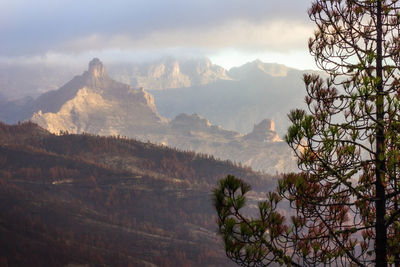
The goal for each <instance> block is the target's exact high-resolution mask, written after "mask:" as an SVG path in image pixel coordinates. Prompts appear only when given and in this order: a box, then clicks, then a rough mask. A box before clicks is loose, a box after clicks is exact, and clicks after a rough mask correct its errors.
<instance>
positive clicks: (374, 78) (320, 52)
mask: <svg viewBox="0 0 400 267" xmlns="http://www.w3.org/2000/svg"><path fill="white" fill-rule="evenodd" d="M399 9H400V3H399V2H398V1H397V0H314V2H313V4H312V7H311V8H310V10H309V17H310V19H311V20H312V21H313V22H315V24H316V25H317V29H316V31H315V33H314V36H313V37H312V38H311V39H310V41H309V49H310V53H311V54H312V55H313V56H314V58H315V60H316V63H317V65H318V66H319V68H320V69H321V70H323V71H324V72H326V73H327V75H328V78H326V79H323V78H321V77H320V76H318V75H316V74H309V75H305V76H304V83H305V86H306V91H307V95H306V99H305V100H306V103H307V105H308V111H304V110H299V109H298V110H294V111H292V112H291V113H290V114H289V119H290V120H291V122H292V126H291V127H290V128H289V130H288V133H287V135H286V141H287V143H288V144H289V145H290V146H291V147H292V148H293V150H294V152H295V154H296V156H297V158H298V165H299V168H300V169H301V173H298V174H288V175H285V177H284V178H283V179H282V180H281V181H280V182H279V186H278V188H277V191H276V192H273V193H270V194H269V195H268V198H267V200H266V201H264V202H261V203H259V218H257V219H254V218H253V219H250V218H247V217H245V216H244V215H243V214H242V213H241V211H240V209H241V208H242V207H243V206H244V204H245V200H246V197H245V194H246V193H247V192H248V190H249V186H248V185H247V184H246V183H244V182H243V181H241V180H240V179H237V178H236V177H233V176H228V177H226V178H225V179H223V180H222V181H221V182H220V184H219V187H218V188H217V189H215V191H214V204H215V207H216V209H217V212H218V216H219V221H218V223H219V229H220V233H221V234H222V236H223V238H224V241H225V245H226V251H227V255H228V256H229V257H230V258H231V259H233V260H234V261H236V262H237V263H239V264H241V265H245V266H264V265H268V264H270V263H271V262H279V263H282V264H283V263H284V264H287V265H293V266H309V265H313V266H314V265H328V264H332V265H340V266H350V265H356V266H367V265H373V264H375V265H376V266H388V264H393V265H395V266H400V208H399V205H400V177H399V175H400V173H399V169H400V168H399V167H400V166H399V165H400V134H399V133H400V114H399V109H400V103H399V98H400V86H399V85H400V82H399V81H400V79H399V78H400V75H399V74H400V71H399V64H400V62H399V60H400V37H399V33H400V26H399V25H400V10H399ZM282 199H287V200H288V201H289V203H290V206H291V207H292V208H293V216H292V217H291V218H290V219H286V218H284V217H283V216H282V215H281V214H280V213H279V210H278V208H277V206H278V204H279V203H280V202H281V200H282Z"/></svg>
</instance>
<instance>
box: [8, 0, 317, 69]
mask: <svg viewBox="0 0 400 267" xmlns="http://www.w3.org/2000/svg"><path fill="white" fill-rule="evenodd" d="M310 4H311V0H140V1H139V0H113V1H111V0H0V60H2V61H3V62H5V61H11V62H12V61H41V60H43V61H49V62H51V61H59V60H61V61H69V62H72V61H82V60H84V61H88V60H90V58H91V57H94V56H97V57H100V58H101V59H103V60H104V59H105V60H106V61H107V60H108V61H113V60H114V61H119V60H128V61H139V60H144V59H147V58H155V57H158V56H160V55H175V56H208V57H210V58H211V59H212V61H213V62H214V63H217V64H220V65H222V66H224V67H227V68H229V67H232V66H235V65H240V64H243V63H245V62H248V61H251V60H254V59H256V58H260V59H261V60H263V61H265V62H277V63H282V64H285V65H288V66H292V67H297V68H301V69H306V68H314V64H313V62H314V60H313V59H312V57H311V56H310V55H309V54H308V49H307V40H308V38H309V37H310V36H311V34H312V32H313V29H314V25H313V24H312V23H311V22H310V21H309V19H308V16H307V9H308V7H309V6H310ZM0 62H1V61H0Z"/></svg>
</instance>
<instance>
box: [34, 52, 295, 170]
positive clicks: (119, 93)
mask: <svg viewBox="0 0 400 267" xmlns="http://www.w3.org/2000/svg"><path fill="white" fill-rule="evenodd" d="M50 103H51V104H50ZM34 108H35V109H36V111H35V112H34V113H33V115H32V117H31V120H32V121H33V122H36V123H37V124H39V125H40V126H41V127H43V128H45V129H47V130H49V131H50V132H52V133H60V132H69V133H92V134H99V135H120V136H128V137H131V138H136V139H139V140H142V141H150V142H153V143H157V144H163V145H167V146H170V147H176V148H179V149H182V150H190V151H196V152H198V153H204V154H210V155H214V156H215V157H217V158H220V159H223V160H232V161H235V162H238V163H241V164H245V165H247V166H251V167H252V168H254V169H255V170H264V171H267V172H269V173H276V172H279V173H280V172H288V171H295V170H296V164H295V161H294V158H293V156H292V152H291V150H290V149H289V147H288V146H287V145H286V144H285V143H284V142H282V140H280V138H279V137H278V136H277V134H276V133H275V132H274V129H273V128H268V127H265V126H258V127H256V128H255V130H256V131H259V130H258V129H259V128H263V127H264V129H263V130H261V131H259V132H260V133H258V134H250V135H246V136H245V135H243V134H240V133H239V132H235V131H228V130H225V129H223V128H222V127H221V126H216V125H212V124H211V123H210V122H209V121H208V120H207V119H204V118H203V117H201V116H199V115H196V114H193V115H187V114H179V115H178V116H176V117H175V118H174V119H173V120H171V121H168V120H167V119H166V118H164V117H162V116H160V115H159V114H158V112H157V109H156V107H155V105H154V101H153V97H152V96H151V95H150V94H149V93H147V92H146V91H145V90H144V89H134V88H133V87H132V86H130V85H124V84H122V83H119V82H116V81H114V80H112V79H111V78H110V77H109V76H108V75H107V72H106V70H105V67H104V66H103V64H102V63H101V62H100V61H99V60H98V59H94V60H92V61H91V62H90V63H89V70H88V71H87V72H85V73H84V74H83V75H81V76H76V77H75V78H74V79H73V80H72V81H71V82H68V83H67V84H66V85H65V86H63V87H61V88H60V89H59V90H57V91H51V92H48V93H45V94H43V95H41V96H40V97H38V98H37V99H36V100H35V103H34ZM262 131H264V132H262ZM256 135H257V136H259V137H258V139H257V138H253V137H252V136H256ZM260 135H261V137H260ZM264 135H265V136H264Z"/></svg>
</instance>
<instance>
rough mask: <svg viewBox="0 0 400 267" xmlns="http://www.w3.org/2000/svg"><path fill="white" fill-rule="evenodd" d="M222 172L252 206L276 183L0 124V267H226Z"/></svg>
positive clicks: (136, 148) (89, 138) (123, 142)
mask: <svg viewBox="0 0 400 267" xmlns="http://www.w3.org/2000/svg"><path fill="white" fill-rule="evenodd" d="M227 174H232V175H235V176H238V177H242V178H243V179H244V180H245V181H247V182H248V183H251V184H252V185H253V186H254V188H256V189H257V192H253V197H254V198H257V197H260V196H263V195H265V192H267V191H269V190H270V189H271V188H273V187H275V186H276V181H277V178H278V177H273V176H270V175H267V174H264V173H260V172H253V171H252V170H251V169H250V168H248V167H244V166H240V165H238V164H235V163H233V162H230V161H220V160H218V159H215V158H213V157H212V156H209V155H199V154H195V153H193V152H188V151H179V150H176V149H172V148H167V147H165V146H158V145H154V144H151V143H143V142H139V141H136V140H133V139H127V138H125V137H121V136H113V137H100V136H93V135H89V134H82V135H72V134H68V133H65V132H62V133H60V134H59V135H54V134H50V133H49V132H47V131H46V130H44V129H42V128H40V127H38V126H37V125H36V124H33V123H30V122H25V123H20V124H18V125H6V124H3V123H0V184H1V186H0V191H1V192H0V212H1V214H2V216H1V217H0V247H1V249H0V266H33V265H34V266H64V265H68V264H81V265H83V264H89V263H90V265H91V266H92V265H93V266H146V265H147V266H152V264H155V265H157V266H177V265H179V266H230V265H232V263H231V262H229V261H228V259H227V258H226V256H225V252H224V246H223V242H222V241H221V240H220V239H219V237H218V235H217V226H216V219H217V218H216V214H215V212H214V210H213V207H212V201H211V190H212V188H214V187H215V186H216V184H217V181H218V180H219V179H221V178H223V177H225V176H226V175H227ZM250 201H251V199H250Z"/></svg>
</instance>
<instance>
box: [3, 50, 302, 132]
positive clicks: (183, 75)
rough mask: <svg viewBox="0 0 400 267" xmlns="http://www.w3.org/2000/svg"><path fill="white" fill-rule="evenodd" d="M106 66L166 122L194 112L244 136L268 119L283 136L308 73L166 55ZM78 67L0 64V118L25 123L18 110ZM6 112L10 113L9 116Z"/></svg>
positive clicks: (257, 62) (277, 66)
mask: <svg viewBox="0 0 400 267" xmlns="http://www.w3.org/2000/svg"><path fill="white" fill-rule="evenodd" d="M107 66H108V68H107V69H108V73H109V75H110V77H112V78H113V79H114V80H116V81H119V82H122V83H125V84H130V85H132V86H133V87H135V88H140V87H143V88H145V90H146V91H147V92H150V93H151V94H152V95H153V96H154V100H155V105H156V106H157V110H158V112H159V113H160V114H161V115H162V116H164V117H167V118H169V119H173V118H174V117H175V116H177V115H178V114H180V113H187V114H193V113H197V114H199V115H200V116H202V117H204V118H207V119H208V120H210V122H211V123H212V124H216V125H221V126H223V127H224V128H225V129H229V130H234V131H237V132H240V133H243V134H245V133H248V132H250V131H251V130H252V129H253V127H254V124H257V123H259V122H260V121H262V120H263V119H265V118H269V119H272V120H274V121H275V123H276V131H277V132H278V133H279V135H280V136H283V135H284V134H286V130H287V128H288V126H289V121H288V120H287V117H286V114H288V112H289V111H290V110H291V109H293V108H296V107H305V106H304V100H303V99H304V95H305V90H304V85H303V82H302V76H303V74H304V73H305V72H308V71H301V70H297V69H293V68H289V67H286V66H284V65H280V64H270V63H263V62H261V61H260V60H255V61H253V62H249V63H247V64H244V65H243V66H240V67H235V68H232V69H230V70H226V69H224V68H222V67H220V66H218V65H215V64H213V63H212V62H211V61H210V60H209V59H207V58H197V59H177V58H173V57H168V58H162V59H160V60H155V61H152V62H149V63H116V62H111V63H109V64H107ZM81 69H82V67H81V66H79V65H70V64H67V63H64V64H63V62H57V64H53V65H49V64H37V65H34V64H33V63H32V64H23V63H20V64H17V63H15V64H14V65H12V64H4V65H3V66H0V70H1V71H0V93H3V94H4V97H5V98H8V99H10V102H9V103H8V105H7V108H3V109H1V108H0V120H3V121H5V122H8V123H15V122H17V121H19V120H20V121H22V120H24V119H27V118H28V117H29V116H28V117H27V115H30V114H31V112H21V110H24V109H25V106H26V105H28V106H29V105H30V103H29V102H31V101H33V100H34V99H33V98H35V97H37V96H39V95H41V94H43V92H45V91H49V90H50V89H51V90H56V89H58V88H60V87H61V86H62V85H63V84H65V83H66V82H68V80H69V79H70V77H72V76H73V75H75V74H76V73H79V72H80V71H81ZM3 76H4V77H3ZM18 96H19V97H18ZM0 102H1V101H0ZM5 110H6V111H5ZM8 110H13V112H11V113H12V114H10V112H8V113H7V111H8Z"/></svg>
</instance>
